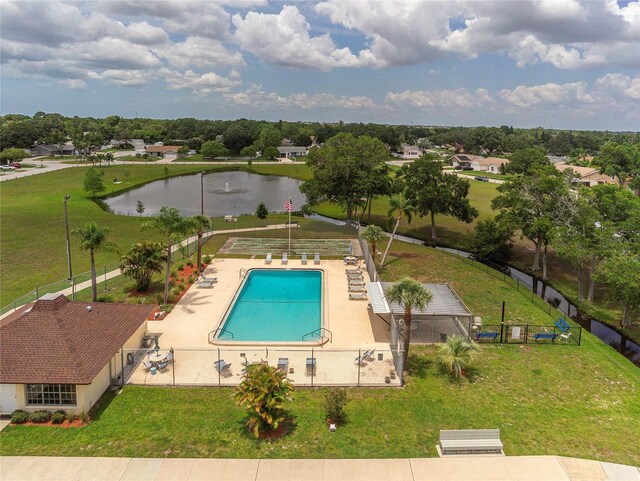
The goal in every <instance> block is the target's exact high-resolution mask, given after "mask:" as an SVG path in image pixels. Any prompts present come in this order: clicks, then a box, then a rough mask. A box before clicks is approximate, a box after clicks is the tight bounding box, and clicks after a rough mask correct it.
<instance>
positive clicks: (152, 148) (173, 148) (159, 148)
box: [146, 145, 180, 152]
mask: <svg viewBox="0 0 640 481" xmlns="http://www.w3.org/2000/svg"><path fill="white" fill-rule="evenodd" d="M179 148H180V146H179V145H147V147H146V150H147V152H177V151H178V149H179Z"/></svg>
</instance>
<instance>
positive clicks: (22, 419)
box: [11, 409, 29, 424]
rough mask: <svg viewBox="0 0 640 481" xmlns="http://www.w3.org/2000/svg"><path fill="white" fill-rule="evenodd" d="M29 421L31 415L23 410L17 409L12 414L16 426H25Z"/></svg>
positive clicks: (12, 420)
mask: <svg viewBox="0 0 640 481" xmlns="http://www.w3.org/2000/svg"><path fill="white" fill-rule="evenodd" d="M28 420H29V413H27V412H24V411H23V410H22V409H16V410H15V411H13V412H12V413H11V422H12V423H14V424H24V423H26V422H27V421H28Z"/></svg>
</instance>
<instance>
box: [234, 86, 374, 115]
mask: <svg viewBox="0 0 640 481" xmlns="http://www.w3.org/2000/svg"><path fill="white" fill-rule="evenodd" d="M224 99H225V101H226V102H227V103H228V104H231V105H234V106H248V107H252V108H255V109H259V110H267V109H284V110H299V109H302V110H316V109H345V110H364V111H370V112H373V111H376V110H380V109H381V108H382V107H380V106H378V105H377V104H376V103H375V102H374V101H373V100H371V99H370V98H369V97H364V96H356V97H345V96H337V95H334V94H329V93H318V94H307V93H293V94H291V95H286V96H281V95H278V94H277V93H275V92H265V91H264V90H263V89H262V86H261V85H251V86H250V87H249V88H248V89H246V90H245V91H243V92H236V93H228V94H225V95H224Z"/></svg>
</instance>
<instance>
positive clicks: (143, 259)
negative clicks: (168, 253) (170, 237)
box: [120, 241, 165, 292]
mask: <svg viewBox="0 0 640 481" xmlns="http://www.w3.org/2000/svg"><path fill="white" fill-rule="evenodd" d="M164 249H165V245H164V243H162V242H149V241H143V242H137V243H136V244H134V245H132V246H131V249H129V252H128V253H127V255H125V256H123V257H122V258H121V259H120V270H121V271H122V274H123V275H124V276H125V277H129V278H131V279H135V281H136V290H137V291H139V292H143V291H146V290H147V289H149V284H150V282H151V277H152V276H153V275H154V274H156V273H159V272H162V266H163V265H164V261H165V253H164Z"/></svg>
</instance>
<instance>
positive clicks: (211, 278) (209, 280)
mask: <svg viewBox="0 0 640 481" xmlns="http://www.w3.org/2000/svg"><path fill="white" fill-rule="evenodd" d="M200 279H201V280H203V281H205V282H218V278H217V277H209V276H207V275H205V273H204V272H203V273H202V274H200Z"/></svg>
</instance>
